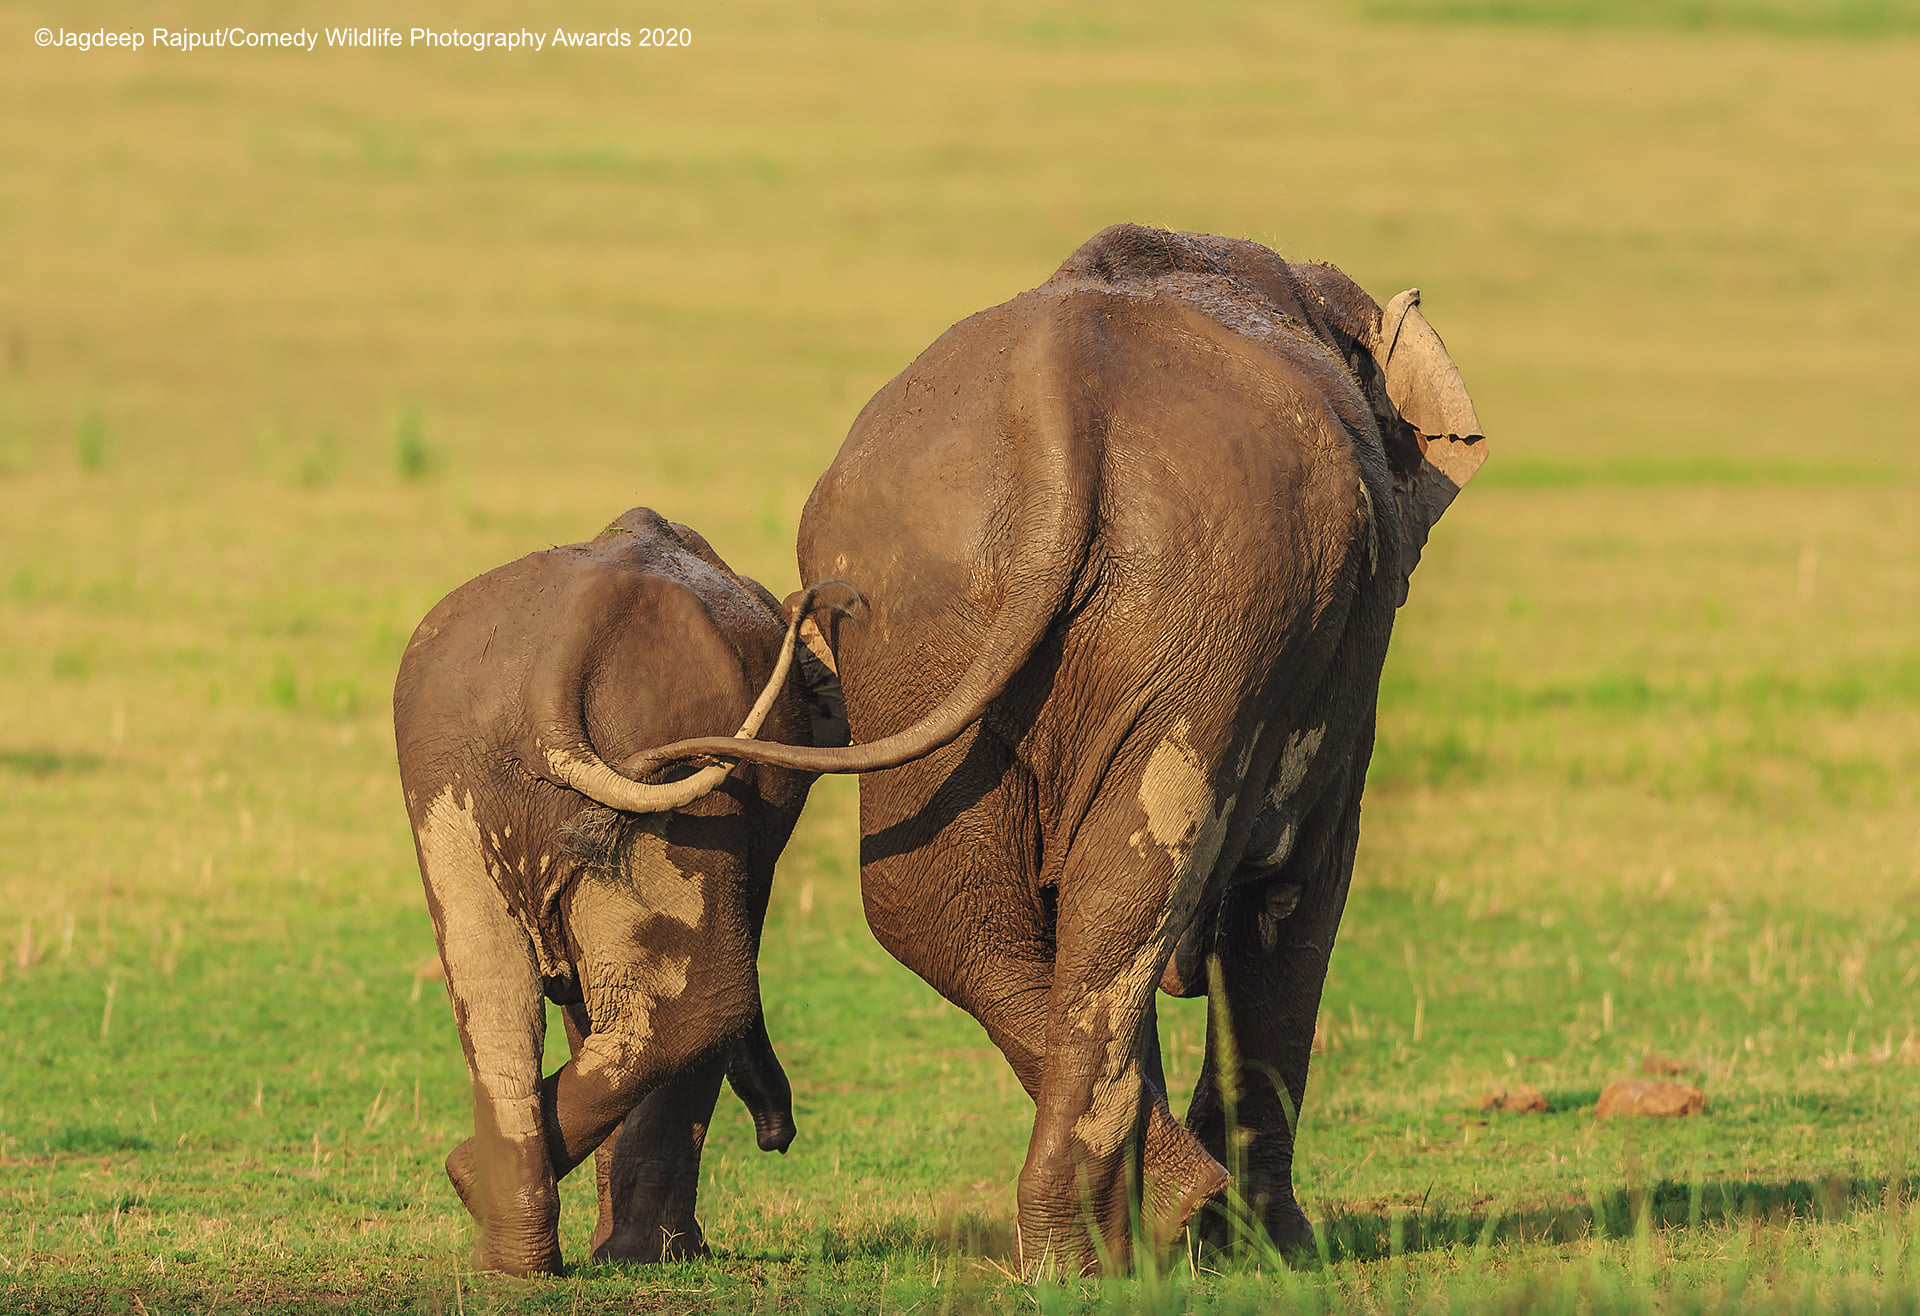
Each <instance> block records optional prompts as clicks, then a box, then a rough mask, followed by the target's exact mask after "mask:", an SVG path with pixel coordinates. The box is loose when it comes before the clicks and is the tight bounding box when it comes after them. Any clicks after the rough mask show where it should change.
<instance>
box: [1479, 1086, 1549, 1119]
mask: <svg viewBox="0 0 1920 1316" xmlns="http://www.w3.org/2000/svg"><path fill="white" fill-rule="evenodd" d="M1493 1111H1499V1112H1500V1113H1501V1114H1503V1115H1544V1114H1546V1113H1547V1099H1546V1097H1545V1096H1543V1095H1542V1094H1541V1092H1540V1089H1538V1088H1530V1087H1517V1088H1496V1089H1495V1090H1494V1091H1492V1092H1489V1093H1487V1095H1486V1096H1484V1097H1482V1098H1480V1113H1481V1114H1482V1115H1486V1114H1489V1113H1491V1112H1493Z"/></svg>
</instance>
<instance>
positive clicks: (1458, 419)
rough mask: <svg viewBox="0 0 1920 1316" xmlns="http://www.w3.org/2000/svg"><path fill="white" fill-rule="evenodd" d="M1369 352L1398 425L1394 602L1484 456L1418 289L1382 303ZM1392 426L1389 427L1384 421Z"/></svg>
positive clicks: (1482, 440) (1391, 451) (1392, 447)
mask: <svg viewBox="0 0 1920 1316" xmlns="http://www.w3.org/2000/svg"><path fill="white" fill-rule="evenodd" d="M1373 358H1374V362H1375V364H1377V365H1378V366H1379V368H1380V376H1381V378H1382V379H1383V380H1384V381H1385V385H1386V391H1387V397H1388V398H1389V399H1390V400H1391V401H1392V403H1393V407H1394V410H1395V412H1396V413H1397V417H1388V418H1387V419H1388V420H1390V421H1391V420H1394V419H1397V420H1398V421H1399V422H1400V424H1401V426H1402V427H1403V428H1402V429H1401V430H1400V432H1398V433H1389V434H1388V435H1387V436H1386V439H1387V453H1388V457H1389V458H1390V460H1391V461H1392V464H1393V487H1394V501H1395V503H1396V504H1397V505H1398V510H1399V513H1400V602H1402V603H1405V602H1406V600H1407V581H1408V578H1409V577H1410V576H1412V574H1413V569H1414V567H1415V566H1417V565H1418V564H1419V562H1420V550H1421V549H1423V548H1425V547H1426V544H1427V535H1428V534H1429V533H1430V532H1431V531H1432V529H1433V525H1434V522H1436V521H1438V520H1439V519H1440V514H1441V513H1442V512H1444V511H1446V510H1447V507H1448V505H1449V504H1451V503H1452V502H1453V500H1454V497H1455V495H1457V494H1458V493H1459V492H1460V490H1461V489H1462V488H1463V487H1464V486H1465V485H1466V483H1467V481H1468V480H1470V479H1472V478H1473V473H1474V472H1475V471H1477V470H1479V469H1480V465H1481V463H1482V462H1484V461H1486V459H1487V444H1486V436H1485V435H1484V434H1482V433H1481V430H1480V418H1479V417H1478V416H1477V415H1475V414H1474V410H1473V399H1472V398H1471V397H1469V396H1468V395H1467V385H1466V382H1465V381H1464V380H1462V379H1461V378H1460V370H1459V368H1458V367H1457V366H1455V365H1454V364H1453V358H1452V357H1451V356H1449V355H1448V354H1447V348H1446V344H1445V343H1442V342H1441V341H1440V335H1439V334H1437V333H1435V332H1434V329H1433V326H1432V325H1430V324H1428V323H1427V317H1426V316H1424V315H1422V314H1421V313H1420V290H1419V289H1418V288H1409V289H1407V291H1405V292H1403V293H1401V294H1400V295H1399V296H1397V297H1395V298H1394V299H1393V300H1392V301H1390V302H1388V303H1387V307H1386V310H1385V311H1384V312H1382V313H1381V316H1380V332H1379V335H1378V337H1377V338H1376V340H1375V342H1374V345H1373ZM1390 428H1391V427H1390Z"/></svg>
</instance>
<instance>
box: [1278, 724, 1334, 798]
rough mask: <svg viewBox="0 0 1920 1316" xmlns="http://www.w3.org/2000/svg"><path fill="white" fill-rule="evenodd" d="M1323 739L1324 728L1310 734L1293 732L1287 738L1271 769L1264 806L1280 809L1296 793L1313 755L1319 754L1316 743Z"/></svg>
mask: <svg viewBox="0 0 1920 1316" xmlns="http://www.w3.org/2000/svg"><path fill="white" fill-rule="evenodd" d="M1326 738H1327V729H1326V728H1325V727H1324V726H1319V727H1315V728H1314V729H1313V730H1311V731H1296V732H1294V733H1293V734H1292V735H1290V736H1288V737H1287V743H1286V744H1285V745H1284V746H1282V747H1281V750H1280V762H1279V763H1278V764H1276V765H1275V767H1274V770H1273V785H1272V786H1271V787H1270V788H1269V789H1268V791H1267V803H1268V804H1270V805H1273V806H1275V807H1280V806H1283V805H1285V804H1286V802H1287V801H1288V800H1291V799H1292V798H1293V797H1294V796H1295V795H1297V794H1299V793H1300V787H1301V785H1302V784H1303V783H1304V782H1305V781H1306V779H1307V769H1308V768H1310V767H1312V766H1313V756H1314V755H1315V754H1318V753H1319V752H1320V744H1321V742H1322V741H1324V740H1325V739H1326Z"/></svg>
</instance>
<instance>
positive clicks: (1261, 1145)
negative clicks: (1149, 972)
mask: <svg viewBox="0 0 1920 1316" xmlns="http://www.w3.org/2000/svg"><path fill="white" fill-rule="evenodd" d="M1317 821H1319V822H1320V823H1321V826H1319V827H1318V828H1311V827H1310V828H1309V829H1306V835H1305V836H1304V837H1303V840H1310V841H1312V842H1313V844H1311V845H1310V846H1308V845H1303V847H1302V849H1303V850H1304V851H1305V853H1302V854H1299V855H1298V857H1297V858H1296V859H1295V860H1294V861H1293V862H1290V863H1289V864H1288V865H1287V867H1286V868H1285V869H1283V870H1281V871H1280V873H1279V874H1277V876H1276V877H1275V879H1274V880H1272V881H1269V882H1265V883H1262V884H1258V885H1250V886H1246V887H1242V888H1238V889H1235V890H1233V891H1231V892H1229V893H1228V895H1227V897H1226V906H1225V908H1224V909H1223V910H1222V911H1221V917H1220V919H1219V922H1218V925H1217V927H1218V931H1217V933H1216V936H1215V939H1214V943H1213V952H1214V955H1215V956H1216V958H1215V959H1214V960H1213V961H1212V966H1213V967H1214V968H1216V969H1217V975H1216V976H1210V983H1209V985H1210V987H1211V989H1212V993H1211V994H1212V1003H1211V1004H1210V1005H1209V1007H1208V1010H1207V1052H1206V1059H1205V1061H1204V1063H1203V1064H1202V1067H1201V1072H1200V1079H1199V1082H1198V1084H1197V1085H1196V1087H1195V1089H1194V1095H1193V1104H1192V1105H1191V1106H1190V1107H1189V1109H1188V1112H1187V1126H1188V1127H1189V1128H1190V1129H1192V1130H1193V1132H1194V1133H1195V1134H1197V1135H1198V1136H1199V1138H1200V1140H1201V1141H1202V1142H1203V1143H1205V1144H1206V1146H1207V1148H1208V1150H1210V1151H1211V1152H1212V1153H1213V1154H1214V1155H1215V1156H1216V1157H1219V1158H1220V1159H1221V1160H1222V1161H1225V1162H1226V1163H1227V1165H1228V1167H1229V1168H1230V1169H1232V1170H1233V1171H1234V1172H1235V1174H1236V1177H1237V1179H1238V1182H1239V1188H1240V1196H1241V1198H1242V1200H1243V1201H1245V1202H1246V1203H1247V1206H1248V1208H1249V1210H1250V1212H1251V1213H1252V1215H1253V1217H1254V1221H1255V1222H1257V1223H1258V1224H1259V1225H1260V1226H1261V1227H1263V1228H1264V1229H1265V1230H1266V1232H1267V1236H1268V1237H1269V1238H1270V1239H1271V1240H1272V1242H1273V1244H1274V1245H1275V1246H1276V1247H1278V1248H1280V1249H1281V1250H1282V1251H1299V1250H1305V1249H1309V1248H1311V1247H1313V1245H1314V1242H1313V1226H1312V1225H1311V1224H1310V1223H1309V1222H1308V1220H1307V1217H1306V1213H1305V1212H1304V1211H1302V1210H1301V1209H1300V1204H1299V1202H1298V1200H1297V1199H1296V1198H1295V1196H1294V1191H1293V1149H1294V1134H1295V1126H1296V1123H1297V1121H1298V1119H1299V1115H1300V1111H1301V1109H1302V1106H1303V1103H1304V1102H1305V1100H1306V1090H1307V1068H1308V1064H1309V1061H1310V1060H1311V1057H1312V1052H1313V1034H1314V1023H1315V1020H1316V1019H1317V1017H1318V1015H1319V1011H1320V992H1321V988H1322V987H1323V986H1324V984H1325V982H1326V976H1327V962H1328V959H1329V957H1330V956H1331V955H1332V953H1333V940H1334V934H1335V933H1336V932H1337V931H1338V929H1339V926H1340V915H1341V913H1342V911H1343V910H1344V909H1345V907H1346V898H1347V887H1348V883H1349V881H1350V880H1351V878H1352V875H1353V858H1354V849H1355V846H1356V844H1357V843H1358V840H1359V835H1360V800H1359V791H1358V790H1354V791H1353V792H1352V795H1351V799H1350V800H1347V801H1345V802H1344V804H1343V805H1342V806H1336V807H1335V808H1333V809H1330V810H1328V812H1327V816H1325V817H1324V818H1323V819H1320V820H1317ZM1296 891H1297V892H1299V893H1300V894H1299V903H1298V905H1297V906H1294V905H1291V902H1292V900H1293V898H1294V892H1296ZM1222 1005H1224V1006H1225V1010H1226V1018H1225V1019H1224V1020H1223V1019H1222V1017H1221V1007H1222ZM1223 1029H1226V1030H1227V1037H1230V1038H1231V1043H1232V1045H1231V1048H1230V1049H1231V1052H1232V1053H1233V1055H1234V1056H1235V1057H1236V1058H1237V1060H1238V1065H1237V1067H1236V1070H1235V1072H1234V1073H1233V1074H1232V1075H1231V1076H1228V1075H1227V1074H1226V1073H1225V1070H1226V1067H1227V1065H1226V1055H1227V1052H1228V1050H1229V1048H1227V1047H1224V1046H1223V1045H1222V1042H1223V1040H1224V1039H1223V1037H1222V1030H1223ZM1229 1086H1230V1088H1231V1094H1230V1093H1228V1092H1226V1091H1223V1088H1227V1087H1229ZM1229 1095H1233V1096H1234V1098H1235V1099H1234V1100H1232V1101H1231V1102H1230V1101H1229V1100H1228V1097H1229ZM1230 1105H1231V1107H1232V1110H1231V1111H1229V1109H1228V1108H1229V1106H1230ZM1230 1115H1231V1124H1232V1128H1230V1127H1229V1116H1230ZM1234 1129H1237V1130H1238V1135H1239V1136H1238V1141H1239V1143H1240V1147H1239V1148H1238V1150H1237V1152H1236V1153H1234V1154H1232V1155H1230V1153H1229V1148H1228V1140H1229V1137H1230V1135H1231V1134H1232V1132H1233V1130H1234ZM1236 1160H1237V1161H1238V1164H1235V1161H1236ZM1204 1232H1205V1236H1206V1238H1207V1241H1209V1242H1210V1243H1212V1244H1214V1245H1216V1246H1221V1247H1226V1246H1228V1245H1230V1244H1231V1243H1232V1242H1233V1241H1234V1240H1235V1239H1236V1237H1238V1236H1239V1232H1238V1229H1237V1227H1236V1226H1235V1224H1234V1223H1233V1222H1230V1221H1228V1220H1226V1219H1224V1218H1222V1217H1221V1216H1220V1215H1219V1214H1217V1213H1210V1215H1209V1218H1208V1220H1207V1223H1206V1225H1205V1227H1204Z"/></svg>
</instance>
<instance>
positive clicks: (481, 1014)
mask: <svg viewBox="0 0 1920 1316" xmlns="http://www.w3.org/2000/svg"><path fill="white" fill-rule="evenodd" d="M445 802H446V804H447V805H448V806H449V808H448V809H446V810H439V809H438V808H436V811H435V812H433V813H431V814H429V816H428V818H427V820H426V825H424V826H423V827H422V828H421V832H420V837H419V840H420V857H421V873H422V876H423V877H424V878H425V881H426V888H427V896H428V904H429V906H430V907H431V909H432V911H433V915H434V933H435V936H436V937H437V939H438V940H439V943H440V960H441V963H442V964H443V965H444V966H445V968H446V974H447V992H448V996H449V997H450V999H451V1000H452V1002H453V1014H454V1021H455V1023H456V1024H457V1025H458V1026H459V1029H460V1042H461V1045H462V1047H463V1049H464V1050H465V1051H466V1056H467V1072H468V1076H469V1077H470V1078H471V1080H472V1083H473V1123H474V1136H473V1137H472V1138H470V1139H468V1140H467V1141H466V1142H464V1143H462V1144H461V1145H460V1146H459V1147H458V1148H456V1149H455V1150H454V1152H453V1154H452V1155H451V1156H449V1157H448V1158H447V1177H448V1178H449V1179H451V1180H452V1181H453V1186H454V1188H455V1190H456V1191H458V1192H459V1194H460V1200H461V1201H462V1202H463V1203H465V1204H466V1207H467V1210H468V1211H469V1212H471V1213H472V1215H473V1218H474V1224H475V1227H476V1238H475V1244H474V1264H475V1266H477V1267H478V1268H480V1269H483V1270H500V1271H505V1272H507V1273H509V1274H529V1273H534V1272H546V1273H549V1274H556V1275H557V1274H559V1273H560V1237H559V1223H560V1194H559V1188H558V1186H557V1184H556V1183H555V1181H554V1174H553V1167H552V1165H551V1163H550V1159H549V1155H548V1151H547V1140H546V1137H545V1133H544V1128H543V1122H542V1119H541V1114H540V1057H541V1052H542V1049H543V1046H544V1043H545V1040H546V1022H547V1016H546V1004H545V1000H544V999H543V997H542V995H541V991H540V977H539V971H538V969H537V968H536V966H535V963H534V956H533V946H532V944H531V943H530V942H529V941H528V940H527V935H526V932H525V930H524V929H523V928H521V926H520V925H519V923H518V922H517V921H516V920H515V919H514V917H513V915H512V913H511V912H510V911H509V910H508V909H507V902H506V898H505V897H504V896H503V895H501V893H500V890H499V888H498V887H497V886H496V885H495V884H494V882H493V879H492V878H491V877H490V876H489V875H488V873H487V869H486V864H485V861H484V859H483V857H482V853H481V848H480V833H479V829H478V827H477V826H476V825H475V824H474V821H473V819H472V817H471V815H470V814H468V813H467V812H466V811H465V810H461V809H457V808H452V807H451V804H452V797H451V794H449V795H448V796H447V797H445Z"/></svg>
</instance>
